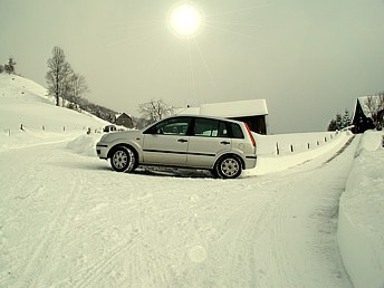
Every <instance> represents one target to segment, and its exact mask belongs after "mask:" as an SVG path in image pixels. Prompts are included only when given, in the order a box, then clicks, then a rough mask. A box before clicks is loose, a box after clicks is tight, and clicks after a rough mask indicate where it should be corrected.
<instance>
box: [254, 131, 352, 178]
mask: <svg viewBox="0 0 384 288" xmlns="http://www.w3.org/2000/svg"><path fill="white" fill-rule="evenodd" d="M254 136H255V138H256V142H257V156H258V157H257V166H256V168H255V169H252V170H250V171H247V174H248V175H263V174H268V173H273V172H279V171H283V170H286V169H289V168H291V167H294V166H297V165H300V164H303V163H305V162H307V161H310V160H312V159H315V158H317V157H319V156H321V155H324V154H326V153H328V152H330V151H333V150H337V149H340V148H341V147H343V145H344V144H345V143H346V142H347V141H348V139H349V138H350V137H351V134H350V132H348V131H347V132H339V133H335V132H318V133H300V134H280V135H267V136H265V135H259V134H254ZM277 143H278V145H277ZM291 146H292V147H293V152H292V151H291V150H290V149H291ZM277 147H279V154H278V152H277ZM288 149H289V150H288Z"/></svg>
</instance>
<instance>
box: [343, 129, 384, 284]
mask: <svg viewBox="0 0 384 288" xmlns="http://www.w3.org/2000/svg"><path fill="white" fill-rule="evenodd" d="M383 137H384V133H382V132H372V131H368V132H366V133H365V134H364V135H363V136H362V138H361V141H360V144H359V147H358V148H357V150H356V154H355V155H356V158H355V161H354V165H353V168H352V171H351V173H350V175H349V178H348V181H347V185H346V191H345V192H344V194H343V195H342V197H341V199H340V208H339V209H340V210H339V225H338V241H339V246H340V251H341V254H342V258H343V261H344V264H345V267H346V269H347V271H348V273H349V274H350V277H351V278H352V281H353V283H354V285H355V287H358V288H379V287H380V288H381V287H384V273H383V271H384V220H383V219H384V165H383V164H384V149H383V148H382V147H381V146H382V141H383Z"/></svg>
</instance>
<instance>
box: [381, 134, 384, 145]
mask: <svg viewBox="0 0 384 288" xmlns="http://www.w3.org/2000/svg"><path fill="white" fill-rule="evenodd" d="M381 146H382V147H383V148H384V135H383V140H382V143H381Z"/></svg>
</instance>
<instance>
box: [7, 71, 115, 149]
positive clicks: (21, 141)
mask: <svg viewBox="0 0 384 288" xmlns="http://www.w3.org/2000/svg"><path fill="white" fill-rule="evenodd" d="M46 95H47V90H46V89H45V88H44V87H42V86H40V85H39V84H37V83H35V82H33V81H31V80H28V79H25V78H23V77H20V76H17V75H7V74H0V151H4V150H6V149H11V148H21V147H26V146H30V145H37V144H47V143H53V142H58V141H64V140H68V139H71V138H73V137H76V136H78V135H79V134H85V133H86V131H87V129H88V128H89V129H91V130H92V131H94V130H96V129H98V130H100V129H101V128H102V127H103V126H105V125H106V124H110V123H108V122H106V121H103V120H101V119H99V118H97V117H94V116H92V115H90V114H88V113H79V112H77V111H73V110H70V109H67V108H64V107H57V106H55V105H54V98H53V97H50V96H46Z"/></svg>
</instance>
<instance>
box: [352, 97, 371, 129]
mask: <svg viewBox="0 0 384 288" xmlns="http://www.w3.org/2000/svg"><path fill="white" fill-rule="evenodd" d="M368 97H372V96H363V97H358V98H357V100H356V105H355V111H354V113H353V117H352V125H353V126H354V127H353V129H352V132H353V133H356V134H358V133H364V132H365V131H366V130H369V129H374V128H375V124H374V121H373V118H372V115H371V112H370V110H371V109H370V108H369V107H368ZM373 97H375V96H373ZM373 99H376V98H373Z"/></svg>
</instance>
